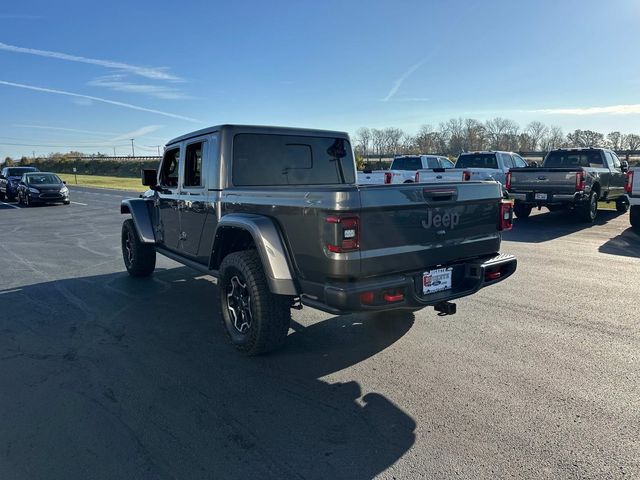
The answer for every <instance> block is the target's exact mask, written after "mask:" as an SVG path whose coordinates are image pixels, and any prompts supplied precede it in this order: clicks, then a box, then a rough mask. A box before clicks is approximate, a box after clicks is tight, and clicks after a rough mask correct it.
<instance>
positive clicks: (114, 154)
mask: <svg viewBox="0 0 640 480" xmlns="http://www.w3.org/2000/svg"><path fill="white" fill-rule="evenodd" d="M113 156H114V157H115V156H116V147H113Z"/></svg>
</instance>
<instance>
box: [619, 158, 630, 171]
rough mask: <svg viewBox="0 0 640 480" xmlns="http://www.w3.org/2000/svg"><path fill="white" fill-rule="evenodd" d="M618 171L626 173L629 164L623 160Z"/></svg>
mask: <svg viewBox="0 0 640 480" xmlns="http://www.w3.org/2000/svg"><path fill="white" fill-rule="evenodd" d="M620 170H622V171H623V172H626V171H627V170H629V162H627V161H626V160H623V161H622V163H621V164H620Z"/></svg>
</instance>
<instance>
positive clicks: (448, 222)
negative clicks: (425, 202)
mask: <svg viewBox="0 0 640 480" xmlns="http://www.w3.org/2000/svg"><path fill="white" fill-rule="evenodd" d="M459 222H460V215H459V214H458V213H457V212H454V211H448V212H445V213H437V214H434V213H433V211H432V210H429V212H428V213H427V218H426V220H422V227H423V228H427V229H428V228H431V227H435V228H441V227H443V228H450V229H451V230H453V229H454V228H456V225H458V223H459Z"/></svg>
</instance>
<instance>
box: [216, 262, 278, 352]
mask: <svg viewBox="0 0 640 480" xmlns="http://www.w3.org/2000/svg"><path fill="white" fill-rule="evenodd" d="M218 287H219V292H220V309H221V315H220V318H221V319H222V323H223V325H224V327H225V330H226V332H227V335H228V336H229V339H230V340H231V343H233V345H234V347H235V348H236V349H237V350H239V351H241V352H242V353H244V354H246V355H259V354H261V353H266V352H270V351H273V350H276V349H277V348H280V347H281V346H282V345H283V344H284V342H285V340H286V338H287V333H288V331H289V325H290V323H291V298H290V297H287V296H283V295H275V294H273V293H271V291H270V290H269V285H268V283H267V277H266V276H265V273H264V269H263V267H262V262H261V261H260V256H259V255H258V252H256V251H255V250H245V251H240V252H233V253H230V254H229V255H227V256H226V257H224V259H223V260H222V264H221V265H220V280H219V282H218ZM236 288H237V289H239V290H241V292H240V294H239V295H240V296H241V297H242V299H240V300H238V299H237V298H236V296H235V295H237V293H236V290H235V289H236ZM234 294H235V295H234ZM247 297H248V298H249V300H246V299H247ZM241 301H244V302H245V303H243V305H244V306H240V307H238V308H235V309H234V308H233V307H234V306H235V304H237V303H238V302H241ZM232 303H234V305H232ZM247 304H248V312H249V318H250V324H249V325H248V326H246V325H245V323H246V322H245V318H246V316H244V317H243V316H242V311H245V312H246V309H247V307H246V305H247ZM230 307H231V308H230ZM232 310H233V311H234V312H236V310H238V312H236V314H235V318H234V316H233V313H232ZM238 313H240V318H238ZM234 322H235V323H234ZM238 323H240V325H239V327H241V328H238V325H237V324H238ZM245 327H246V330H245V331H244V332H242V331H241V330H242V328H245Z"/></svg>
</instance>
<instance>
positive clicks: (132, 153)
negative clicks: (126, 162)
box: [131, 138, 136, 157]
mask: <svg viewBox="0 0 640 480" xmlns="http://www.w3.org/2000/svg"><path fill="white" fill-rule="evenodd" d="M131 156H132V157H135V156H136V151H135V149H134V148H133V138H132V139H131Z"/></svg>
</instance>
